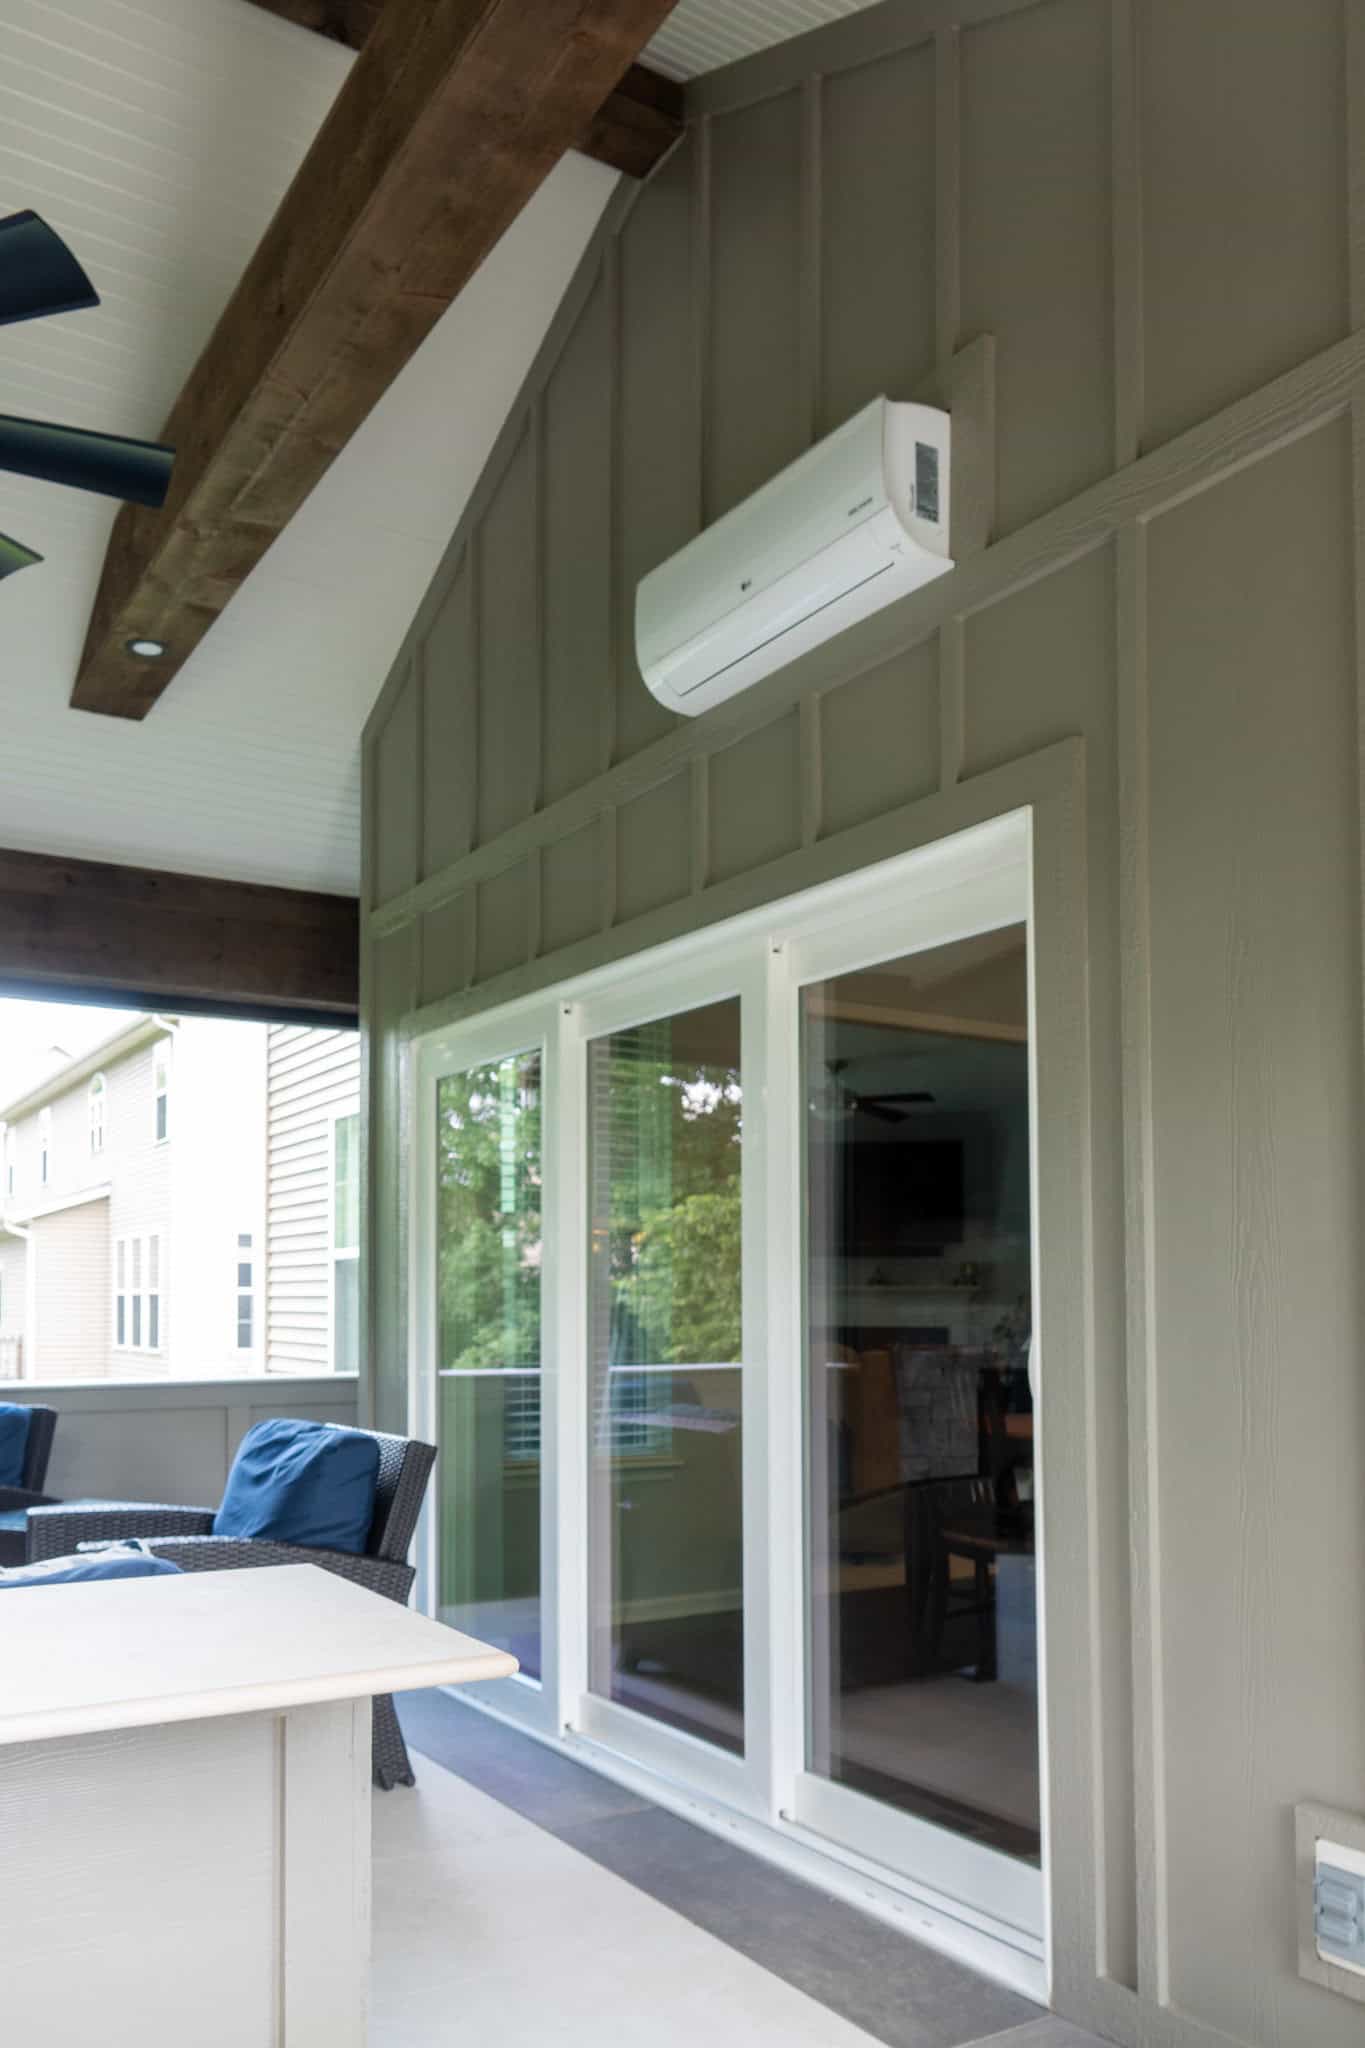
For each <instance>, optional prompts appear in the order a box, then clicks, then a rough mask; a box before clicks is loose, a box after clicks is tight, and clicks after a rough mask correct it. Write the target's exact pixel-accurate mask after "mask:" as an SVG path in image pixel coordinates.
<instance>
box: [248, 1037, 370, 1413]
mask: <svg viewBox="0 0 1365 2048" xmlns="http://www.w3.org/2000/svg"><path fill="white" fill-rule="evenodd" d="M266 1066H267V1077H268V1078H267V1093H268V1097H269V1104H270V1130H269V1138H268V1156H269V1187H268V1194H267V1207H266V1243H267V1264H266V1327H267V1350H266V1370H267V1371H268V1372H294V1373H298V1372H354V1371H355V1370H356V1367H357V1363H358V1347H359V1302H360V1296H359V1286H358V1280H359V1256H360V1161H359V1141H360V1037H359V1034H358V1033H357V1032H355V1031H315V1030H309V1029H307V1028H305V1027H303V1026H300V1025H293V1024H272V1025H270V1026H269V1028H268V1030H267V1034H266Z"/></svg>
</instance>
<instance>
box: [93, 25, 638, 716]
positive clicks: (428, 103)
mask: <svg viewBox="0 0 1365 2048" xmlns="http://www.w3.org/2000/svg"><path fill="white" fill-rule="evenodd" d="M671 5H672V0H388V4H387V5H386V6H385V8H384V10H383V12H382V14H381V15H380V18H379V20H378V22H377V23H376V25H375V27H374V30H373V32H372V33H371V34H370V36H369V37H368V38H367V39H366V42H365V46H364V48H363V49H362V51H361V52H360V55H359V56H358V57H357V58H356V61H355V63H354V65H353V66H352V67H351V71H350V73H349V75H348V77H347V79H346V81H345V83H344V84H343V86H342V88H341V91H340V92H339V94H338V95H337V98H336V100H335V102H334V104H333V106H332V109H331V112H330V113H329V114H328V116H327V119H326V120H325V121H324V123H323V125H322V128H321V130H320V131H319V133H318V136H317V138H316V140H315V141H314V143H313V146H312V148H311V149H310V150H309V152H308V155H307V156H306V157H305V159H304V161H303V163H302V164H301V165H300V167H299V171H298V174H297V176H296V177H295V179H294V182H293V184H292V185H291V186H290V188H289V190H288V192H287V193H286V194H285V196H284V199H283V200H282V201H281V204H280V207H279V210H278V211H277V213H276V215H275V218H274V220H273V221H272V222H271V224H270V226H269V228H268V229H267V230H266V233H265V237H264V239H263V240H262V242H261V244H260V246H259V248H258V249H257V250H256V253H255V255H254V256H253V257H252V259H251V262H250V263H249V264H248V266H247V269H246V273H245V275H244V276H243V278H242V281H241V283H240V284H239V285H238V287H237V289H236V291H235V292H234V293H233V295H232V298H231V299H230V300H229V302H228V304H227V306H226V308H225V309H224V312H223V315H222V317H221V319H220V320H219V322H218V325H217V327H216V328H215V329H214V331H213V334H212V335H211V336H210V338H209V341H208V344H207V346H206V347H205V349H204V352H203V354H202V355H201V356H200V358H199V361H198V363H197V364H196V365H195V367H194V369H193V370H192V371H191V372H190V376H189V379H188V381H187V383H186V385H185V387H184V389H183V391H182V392H181V394H180V397H179V398H178V400H177V401H176V403H175V405H174V406H173V407H172V409H171V413H170V416H169V418H168V419H167V421H166V424H165V428H164V430H163V433H162V439H163V440H166V441H168V442H170V444H171V445H172V446H173V447H174V448H175V449H176V451H177V457H176V465H175V473H174V476H173V478H172V483H171V490H170V495H169V497H168V499H167V502H166V505H165V506H164V508H163V509H162V510H161V511H159V512H154V511H151V510H149V509H148V508H146V507H143V506H136V505H125V506H123V507H122V508H121V509H120V511H119V514H118V517H117V519H116V520H115V523H114V530H113V533H112V535H111V537H110V541H109V548H108V552H107V554H106V556H105V562H104V570H103V573H102V575H101V578H100V584H99V588H98V591H97V592H96V596H95V604H94V609H93V612H92V614H91V619H90V625H89V629H88V632H87V636H86V642H85V650H84V653H83V655H82V657H81V664H80V670H79V673H78V676H77V680H76V687H75V689H74V691H73V693H72V698H71V701H72V704H73V705H74V706H75V707H76V708H77V709H78V710H82V711H96V712H103V713H105V714H107V715H109V716H111V717H115V718H133V719H137V718H145V717H146V715H147V713H148V711H150V709H151V707H152V705H153V704H155V702H156V701H157V699H158V697H159V696H160V695H161V693H162V691H163V690H164V689H165V688H166V687H167V685H168V684H169V683H170V681H171V680H172V678H173V677H174V676H175V674H176V673H177V671H178V670H179V668H180V666H181V664H182V663H183V662H184V661H185V660H186V659H187V658H188V656H189V655H190V654H191V653H192V652H193V650H194V648H195V647H196V646H197V645H198V643H199V641H200V640H202V638H203V637H204V635H205V633H207V631H208V629H209V627H210V626H211V625H212V624H213V621H214V620H215V619H216V618H217V617H218V614H219V613H220V612H221V611H222V610H223V608H224V606H225V605H226V604H227V603H228V601H229V599H230V598H231V597H232V596H233V594H234V593H235V592H236V591H237V590H238V589H239V588H240V587H241V585H242V584H243V583H244V582H245V580H246V578H247V576H248V575H249V574H250V572H251V570H252V569H253V568H254V567H255V565H256V563H257V562H259V561H260V559H261V557H262V556H263V555H264V554H265V552H266V550H267V548H268V547H269V546H270V543H271V542H272V541H273V540H274V539H275V537H276V535H277V534H278V533H280V531H281V530H282V529H283V528H284V526H285V525H287V523H288V522H289V520H290V519H291V518H292V517H293V515H294V513H295V512H296V511H297V510H298V508H299V506H300V505H301V504H302V503H303V501H304V499H305V498H306V497H307V496H308V493H309V492H310V491H311V490H312V488H313V486H314V485H315V484H316V483H317V481H318V479H319V478H320V477H321V476H322V475H323V474H324V472H325V471H326V470H327V468H328V466H329V465H330V464H331V462H332V461H333V459H334V458H335V456H336V455H338V454H339V453H340V451H341V449H342V448H344V447H345V445H346V443H347V441H348V440H349V439H350V437H351V435H352V434H353V433H354V432H355V430H356V428H357V427H358V426H359V425H360V423H361V421H362V420H363V419H364V418H365V417H366V415H367V414H368V413H369V411H370V409H371V407H372V406H373V405H374V404H375V402H376V400H377V399H378V398H379V397H380V396H381V395H382V394H383V392H384V391H385V390H386V389H387V388H388V386H389V385H390V384H391V383H392V381H393V379H394V378H395V377H396V376H397V375H398V372H399V371H400V370H401V369H402V368H403V365H404V364H405V363H406V362H407V361H408V360H409V358H410V357H411V356H412V354H413V352H414V350H415V349H416V348H417V347H418V345H419V343H421V342H422V341H423V340H424V339H425V337H426V336H427V334H428V333H429V332H430V331H431V329H432V327H434V326H435V324H436V322H437V320H438V319H439V318H440V316H441V314H442V313H443V312H444V311H445V310H446V308H447V306H449V304H450V303H451V301H452V300H453V299H454V298H455V296H456V295H457V293H458V292H459V291H460V290H461V289H462V288H463V286H464V285H466V284H467V283H468V281H469V279H470V278H471V277H472V276H473V274H474V272H475V271H476V270H477V269H478V267H479V265H480V264H481V263H482V262H483V260H484V258H485V256H487V254H488V253H489V251H490V250H491V249H492V248H493V246H494V244H495V243H496V242H497V241H498V240H499V238H500V236H501V235H502V234H503V232H504V231H505V230H506V229H507V228H508V227H510V226H511V224H512V222H513V221H514V220H515V219H516V217H517V215H518V214H519V213H520V211H521V209H522V208H523V207H524V206H525V204H526V202H527V200H528V199H530V197H531V196H532V194H533V193H534V192H535V191H536V189H537V188H538V187H539V186H540V184H541V183H542V182H543V181H544V179H545V178H546V177H548V175H549V173H550V172H551V171H552V170H553V168H554V166H555V164H556V163H557V162H558V160H559V158H560V157H561V156H562V155H563V153H564V151H565V149H566V148H568V147H569V146H570V145H571V144H572V143H573V142H574V140H575V138H576V137H577V136H579V135H581V134H582V133H583V131H584V129H585V127H586V126H587V124H588V123H589V122H591V121H592V120H593V118H594V117H595V115H596V113H597V111H598V110H599V109H600V108H601V106H602V103H603V101H604V100H605V99H606V97H607V94H608V93H609V92H610V90H611V89H612V86H613V85H614V84H615V82H616V81H617V80H618V79H620V78H621V77H622V76H623V74H624V73H625V71H626V69H627V67H628V66H629V65H630V64H631V62H632V61H633V60H634V58H635V55H636V53H637V52H638V51H639V50H640V49H641V48H642V47H643V45H644V44H645V43H646V42H647V41H648V40H649V37H650V36H651V35H652V34H653V32H654V30H655V29H656V28H657V27H658V26H659V24H660V23H661V22H662V21H663V20H664V18H665V17H666V16H667V14H668V13H669V11H670V8H671ZM451 402H452V404H454V403H457V402H458V394H456V393H452V394H451ZM133 640H151V641H158V642H160V643H161V644H162V646H163V647H164V649H165V652H164V653H163V654H161V655H159V656H157V657H154V658H153V659H151V660H144V659H140V658H139V657H138V656H136V655H134V654H132V653H131V652H130V651H129V642H130V641H133Z"/></svg>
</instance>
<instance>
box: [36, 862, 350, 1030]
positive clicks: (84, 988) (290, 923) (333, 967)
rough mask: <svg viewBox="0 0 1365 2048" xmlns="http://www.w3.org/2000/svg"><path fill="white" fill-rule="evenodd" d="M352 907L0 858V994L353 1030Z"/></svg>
mask: <svg viewBox="0 0 1365 2048" xmlns="http://www.w3.org/2000/svg"><path fill="white" fill-rule="evenodd" d="M359 959H360V939H359V909H358V906H357V904H356V902H355V900H354V899H353V898H352V897H348V896H324V895H317V894H315V893H313V892H312V891H311V890H305V889H275V888H269V887H266V886H264V885H262V884H260V883H253V882H220V881H214V880H211V879H207V878H205V877H203V876H199V875H176V874H166V873H164V872H162V871H161V870H160V869H156V868H129V867H121V866H117V865H115V864H113V863H110V862H105V861H93V860H63V859H61V858H60V857H58V856H55V855H50V854H44V853H11V852H6V851H3V850H0V992H4V993H12V992H14V991H15V990H16V989H23V990H25V991H29V992H36V991H38V990H40V989H41V990H42V991H43V992H44V993H46V994H50V996H51V997H52V998H53V999H54V1000H60V998H61V995H62V992H63V991H64V990H66V991H70V992H73V993H81V994H84V995H86V996H90V995H95V994H99V993H105V994H110V995H121V996H124V997H125V998H126V997H131V998H133V999H134V1000H135V1001H139V1002H142V1003H153V1004H156V1005H164V1006H167V1007H170V1006H172V1005H174V1004H176V1003H179V1002H185V1001H190V1002H195V1003H204V1004H208V1003H213V1004H222V1005H223V1006H224V1007H228V1008H252V1009H257V1008H259V1009H263V1010H274V1011H278V1012H279V1013H280V1014H281V1015H285V1014H289V1013H297V1014H299V1015H303V1016H314V1017H322V1016H326V1017H335V1019H336V1021H337V1022H338V1023H339V1024H344V1023H347V1022H350V1021H353V1020H354V1018H355V1015H356V1011H357V1008H358V1005H359V972H360V970H359Z"/></svg>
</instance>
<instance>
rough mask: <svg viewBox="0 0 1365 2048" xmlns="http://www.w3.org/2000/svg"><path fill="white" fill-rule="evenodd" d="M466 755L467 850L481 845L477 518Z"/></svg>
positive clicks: (472, 562)
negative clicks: (467, 768) (467, 776)
mask: <svg viewBox="0 0 1365 2048" xmlns="http://www.w3.org/2000/svg"><path fill="white" fill-rule="evenodd" d="M468 561H469V607H468V611H469V618H468V631H469V759H470V763H471V766H472V768H473V773H472V774H471V776H470V777H469V830H468V833H467V834H466V837H467V839H468V842H469V850H470V852H471V853H472V852H473V850H474V849H475V847H477V846H482V845H483V815H482V814H483V805H482V803H481V801H480V798H479V790H480V787H481V785H482V782H483V777H482V776H481V775H480V773H479V753H480V749H481V748H482V746H483V525H482V522H480V523H479V524H478V525H476V526H474V527H473V528H471V530H470V535H469V550H468Z"/></svg>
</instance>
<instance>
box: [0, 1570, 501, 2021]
mask: <svg viewBox="0 0 1365 2048" xmlns="http://www.w3.org/2000/svg"><path fill="white" fill-rule="evenodd" d="M516 1668H517V1667H516V1660H515V1658H512V1657H509V1656H507V1655H506V1654H505V1653H504V1652H502V1651H500V1650H493V1649H490V1648H489V1647H488V1646H487V1645H486V1644H484V1643H478V1642H475V1641H474V1640H473V1639H472V1638H471V1637H469V1636H463V1635H459V1634H457V1632H456V1631H455V1630H454V1629H448V1628H442V1627H441V1626H440V1625H439V1624H437V1623H436V1622H432V1621H427V1620H425V1619H423V1618H422V1617H421V1616H419V1615H415V1614H411V1613H409V1612H408V1611H407V1610H406V1609H404V1608H401V1607H398V1606H396V1605H395V1604H394V1603H393V1602H392V1601H388V1600H382V1599H380V1598H379V1597H378V1596H377V1595H376V1594H373V1593H367V1592H365V1591H363V1590H362V1589H361V1588H360V1587H358V1586H353V1585H351V1584H350V1583H349V1582H348V1581H346V1580H343V1579H338V1578H335V1577H333V1576H332V1575H331V1574H329V1573H327V1572H323V1571H319V1570H318V1569H317V1568H316V1567H315V1566H313V1565H286V1566H280V1567H278V1568H275V1569H270V1570H256V1571H239V1572H214V1573H202V1574H190V1573H186V1574H185V1575H184V1576H183V1577H179V1578H171V1577H164V1578H153V1579H127V1580H121V1581H110V1582H108V1583H105V1584H89V1585H71V1586H53V1587H50V1588H28V1589H25V1590H24V1591H23V1592H20V1593H18V1594H16V1595H15V1596H14V1597H13V1598H8V1599H6V1598H3V1597H2V1596H0V1987H2V1988H0V2002H2V2003H3V2007H4V2012H5V2026H4V2033H5V2038H6V2040H7V2041H11V2042H13V2043H14V2044H15V2048H21V2044H23V2048H27V2044H29V2043H32V2044H34V2048H39V2044H41V2048H78V2044H79V2048H94V2044H99V2048H190V2044H193V2048H363V2044H364V2042H365V2039H366V2021H365V2008H366V2000H367V1980H368V1972H369V1920H370V1700H371V1698H372V1696H373V1695H374V1694H375V1693H382V1692H402V1691H405V1690H408V1689H410V1688H412V1687H416V1686H424V1685H459V1684H462V1683H467V1682H469V1681H472V1680H475V1679H485V1678H500V1677H504V1676H506V1675H508V1674H509V1673H511V1672H513V1671H515V1670H516ZM387 1796H389V1797H390V1798H395V1799H401V1798H403V1797H405V1796H406V1794H405V1793H404V1791H403V1790H402V1789H401V1788H400V1789H399V1790H398V1791H395V1792H393V1793H391V1794H389V1795H387Z"/></svg>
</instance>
